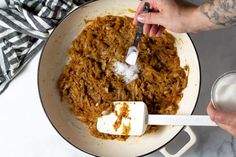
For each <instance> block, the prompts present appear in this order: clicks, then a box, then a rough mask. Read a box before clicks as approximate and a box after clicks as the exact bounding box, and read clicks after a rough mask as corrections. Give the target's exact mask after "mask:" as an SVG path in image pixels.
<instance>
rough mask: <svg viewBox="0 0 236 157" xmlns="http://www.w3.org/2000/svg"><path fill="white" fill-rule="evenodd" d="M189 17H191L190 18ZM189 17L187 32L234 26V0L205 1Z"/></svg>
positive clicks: (235, 16) (235, 2)
mask: <svg viewBox="0 0 236 157" xmlns="http://www.w3.org/2000/svg"><path fill="white" fill-rule="evenodd" d="M190 16H191V17H190ZM190 16H189V20H188V23H191V25H190V28H189V32H199V31H207V30H212V29H219V28H224V27H228V26H232V25H236V0H206V2H205V3H203V4H202V5H200V6H199V7H197V8H196V9H195V10H194V11H193V13H192V14H191V15H190Z"/></svg>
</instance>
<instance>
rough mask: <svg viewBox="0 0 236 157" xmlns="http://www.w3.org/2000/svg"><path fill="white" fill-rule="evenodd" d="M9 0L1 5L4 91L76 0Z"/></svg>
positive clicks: (0, 73) (0, 64) (0, 70)
mask: <svg viewBox="0 0 236 157" xmlns="http://www.w3.org/2000/svg"><path fill="white" fill-rule="evenodd" d="M5 2H6V4H7V8H4V9H3V8H0V94H1V93H2V92H3V91H4V89H5V88H6V87H7V86H8V84H9V83H10V81H11V80H12V79H13V78H14V77H15V76H17V74H19V72H20V71H21V70H22V69H23V68H24V66H25V65H26V64H27V63H28V62H29V61H30V60H31V59H32V57H34V56H35V54H36V53H37V52H39V51H40V50H41V49H42V47H43V46H44V44H45V40H46V39H47V38H48V36H49V30H51V29H53V28H54V27H55V26H56V25H57V23H58V22H59V21H60V20H61V19H62V18H63V17H64V16H65V15H66V14H67V13H68V12H69V11H70V10H71V9H72V0H5ZM77 2H80V1H77ZM82 2H83V0H82V1H81V3H82Z"/></svg>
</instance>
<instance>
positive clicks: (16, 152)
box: [0, 1, 236, 157]
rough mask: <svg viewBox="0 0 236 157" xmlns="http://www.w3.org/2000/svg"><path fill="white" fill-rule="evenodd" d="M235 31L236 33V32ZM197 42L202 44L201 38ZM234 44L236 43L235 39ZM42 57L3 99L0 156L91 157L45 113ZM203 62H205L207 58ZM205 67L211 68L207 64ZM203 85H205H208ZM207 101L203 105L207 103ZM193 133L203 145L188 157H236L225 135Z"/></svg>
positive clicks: (199, 111)
mask: <svg viewBox="0 0 236 157" xmlns="http://www.w3.org/2000/svg"><path fill="white" fill-rule="evenodd" d="M2 6H4V2H3V1H0V8H2ZM234 31H235V32H236V29H234ZM234 34H236V33H234ZM193 38H194V39H196V40H198V36H197V35H195V36H193ZM201 39H202V37H201ZM234 40H235V41H236V39H235V38H234ZM203 41H204V40H203ZM213 42H214V41H213ZM201 44H204V43H201V42H200V43H199V47H201ZM232 44H233V43H232ZM233 45H235V44H233ZM231 46H232V45H231ZM234 50H235V49H234ZM234 52H235V51H234ZM39 56H40V53H39V54H37V56H36V57H35V58H34V59H33V60H32V61H31V62H30V64H29V65H28V66H27V67H26V68H25V69H24V70H23V71H22V72H21V74H20V75H19V76H17V77H16V78H15V79H14V80H13V81H12V83H11V84H10V85H9V87H8V88H7V90H6V91H5V92H4V93H3V94H2V95H0V107H1V109H0V124H1V125H0V156H2V157H53V156H57V157H89V156H90V155H87V154H85V153H83V152H81V151H79V150H77V149H76V148H74V147H73V146H71V145H70V144H69V143H67V142H66V141H65V140H64V139H63V138H62V137H61V136H60V135H59V134H58V133H57V132H56V130H55V129H54V128H53V127H52V125H51V124H50V122H49V121H48V119H47V117H46V115H45V113H44V111H43V108H42V106H41V103H40V99H39V96H38V89H37V69H38V61H39ZM202 58H203V59H202V60H204V57H202ZM200 59H201V56H200ZM203 66H207V65H206V64H205V63H204V64H203ZM234 67H235V66H234ZM203 70H205V69H204V68H203ZM203 73H204V71H203ZM203 79H204V78H203ZM206 82H207V81H206ZM208 84H209V81H208ZM203 85H205V84H204V82H203ZM206 91H207V90H206ZM206 91H205V90H202V94H205V93H204V92H206ZM207 92H208V91H207ZM204 98H205V97H204ZM204 98H202V99H201V100H200V102H202V101H203V102H204V101H205V100H204ZM198 106H199V104H198ZM205 107H206V104H204V105H202V107H200V108H199V107H198V108H197V109H196V113H197V114H206V112H205V111H204V110H205ZM193 129H194V131H195V132H196V134H197V136H198V141H199V142H198V143H197V144H196V145H195V146H194V147H193V148H192V149H190V150H189V151H188V152H187V153H185V155H184V156H186V157H189V156H192V157H200V156H209V157H221V156H222V157H223V156H224V157H236V140H235V139H233V137H232V136H230V135H229V134H228V133H226V132H225V131H223V130H221V129H219V128H210V127H198V128H196V127H195V128H193ZM183 136H184V135H183ZM181 141H182V139H181V135H180V136H179V138H177V139H176V140H174V141H173V142H172V144H170V146H169V147H170V148H173V149H174V148H176V145H178V144H179V143H181ZM156 156H160V153H159V152H155V153H153V154H150V155H148V157H156Z"/></svg>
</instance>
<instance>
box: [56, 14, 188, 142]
mask: <svg viewBox="0 0 236 157" xmlns="http://www.w3.org/2000/svg"><path fill="white" fill-rule="evenodd" d="M132 21H133V19H132V18H130V17H119V16H111V15H109V16H104V17H97V18H96V19H95V20H93V21H90V22H89V23H88V24H87V26H86V28H85V29H84V30H83V31H82V32H81V34H80V35H79V36H78V37H77V38H76V39H75V40H74V41H73V43H72V45H71V47H70V49H69V52H68V58H69V62H68V64H67V65H65V68H64V72H63V73H62V74H61V76H60V78H59V80H58V88H59V91H60V94H61V97H62V100H63V101H67V103H68V104H69V105H70V110H71V112H72V113H73V114H74V115H75V116H76V118H78V120H80V121H82V122H83V123H85V124H86V125H87V126H88V128H89V130H90V133H91V135H93V136H95V137H98V138H102V139H117V140H126V139H127V138H128V136H117V135H108V134H104V133H100V132H98V130H97V128H96V123H97V118H98V117H100V116H102V115H105V114H108V113H110V112H112V111H113V102H114V101H144V102H145V103H146V104H147V107H148V112H149V113H150V114H176V112H177V109H178V103H179V101H180V100H181V98H182V96H183V94H182V91H183V89H184V88H185V87H186V86H187V80H188V78H187V69H186V70H185V69H184V68H181V67H180V60H179V57H178V55H177V50H176V47H175V46H174V43H175V38H174V37H173V36H172V35H171V34H170V33H168V32H166V31H165V32H164V33H163V34H162V35H161V37H148V36H143V37H141V40H140V42H139V45H138V50H139V58H138V60H137V66H138V68H139V73H138V78H137V79H135V80H133V81H132V82H130V83H129V84H126V83H125V81H124V79H123V78H122V76H119V75H116V74H115V72H114V63H115V62H121V63H125V57H126V55H127V51H128V48H129V47H130V46H131V45H132V43H133V40H134V36H135V32H136V28H135V26H133V24H132ZM153 131H158V126H148V128H147V132H146V133H149V132H153Z"/></svg>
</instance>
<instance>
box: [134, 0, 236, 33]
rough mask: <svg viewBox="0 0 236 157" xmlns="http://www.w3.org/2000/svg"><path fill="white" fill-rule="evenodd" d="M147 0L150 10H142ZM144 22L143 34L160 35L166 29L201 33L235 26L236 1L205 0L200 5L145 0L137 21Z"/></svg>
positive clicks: (175, 1)
mask: <svg viewBox="0 0 236 157" xmlns="http://www.w3.org/2000/svg"><path fill="white" fill-rule="evenodd" d="M145 2H149V3H150V4H151V7H152V12H151V13H141V11H142V8H143V5H144V3H145ZM138 21H140V22H142V23H145V25H144V33H145V34H149V35H151V36H152V35H157V36H158V35H160V34H161V33H162V32H163V30H164V28H167V29H168V30H171V31H173V32H199V31H207V30H211V29H218V28H223V27H227V26H231V25H236V0H206V2H205V3H203V4H202V5H200V6H196V5H194V4H191V3H188V2H186V1H184V0H142V2H141V3H140V5H139V7H138V9H137V12H136V16H135V19H134V24H137V23H138Z"/></svg>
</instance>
